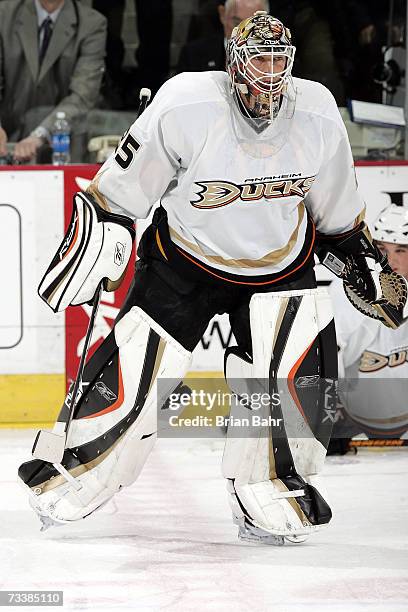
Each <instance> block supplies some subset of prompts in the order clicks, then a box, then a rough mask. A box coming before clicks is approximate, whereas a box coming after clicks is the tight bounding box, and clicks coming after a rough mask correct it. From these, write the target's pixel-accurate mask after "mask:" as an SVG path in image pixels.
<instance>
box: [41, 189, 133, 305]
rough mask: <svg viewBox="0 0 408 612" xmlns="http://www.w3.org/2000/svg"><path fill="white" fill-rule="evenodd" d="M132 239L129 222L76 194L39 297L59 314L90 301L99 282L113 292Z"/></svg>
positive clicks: (93, 200) (124, 266)
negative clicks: (66, 228)
mask: <svg viewBox="0 0 408 612" xmlns="http://www.w3.org/2000/svg"><path fill="white" fill-rule="evenodd" d="M134 237H135V230H134V227H133V221H132V219H130V218H129V217H126V216H124V215H117V214H114V213H111V212H109V211H107V210H104V209H103V208H102V207H101V206H99V204H98V203H97V202H96V200H95V198H93V196H92V195H90V194H88V193H82V192H80V193H77V194H76V195H75V196H74V201H73V211H72V217H71V222H70V224H69V227H68V230H67V233H66V234H65V236H64V239H63V241H62V243H61V245H60V246H59V248H58V250H57V252H56V254H55V255H54V257H53V259H52V261H51V264H50V265H49V267H48V270H47V271H46V273H45V275H44V277H43V279H42V281H41V283H40V286H39V288H38V293H39V295H40V297H41V298H42V299H43V300H44V301H45V302H46V303H47V304H48V306H49V307H50V308H51V309H52V310H53V311H54V312H60V311H62V310H65V309H66V308H67V307H68V306H70V305H72V306H77V305H80V304H85V303H86V302H92V301H93V299H94V296H95V293H96V291H97V288H98V285H99V284H100V282H101V281H103V287H104V289H105V290H106V291H114V290H115V289H117V288H118V287H119V285H120V284H121V282H122V280H123V277H124V275H125V272H126V267H127V264H128V263H129V259H130V256H131V253H132V246H133V240H134Z"/></svg>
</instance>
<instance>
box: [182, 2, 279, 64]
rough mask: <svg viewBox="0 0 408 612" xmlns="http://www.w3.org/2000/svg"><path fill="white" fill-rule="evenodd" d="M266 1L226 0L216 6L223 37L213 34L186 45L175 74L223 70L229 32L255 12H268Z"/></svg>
mask: <svg viewBox="0 0 408 612" xmlns="http://www.w3.org/2000/svg"><path fill="white" fill-rule="evenodd" d="M268 10H269V2H268V0H227V1H226V2H225V6H224V5H223V4H222V3H221V2H220V3H219V6H218V15H219V19H220V21H221V23H222V26H223V32H224V37H222V33H221V35H217V34H213V35H211V36H209V37H203V38H200V39H198V40H195V41H191V42H189V43H187V44H186V45H185V46H184V47H183V48H182V50H181V53H180V59H179V63H178V66H177V72H202V71H204V70H225V42H226V40H228V39H229V37H230V36H231V32H232V30H233V29H234V27H235V26H236V25H238V24H239V23H240V22H241V21H242V20H243V19H247V18H248V17H250V16H251V15H253V14H254V13H255V11H268Z"/></svg>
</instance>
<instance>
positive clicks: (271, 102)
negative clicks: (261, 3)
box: [227, 11, 295, 121]
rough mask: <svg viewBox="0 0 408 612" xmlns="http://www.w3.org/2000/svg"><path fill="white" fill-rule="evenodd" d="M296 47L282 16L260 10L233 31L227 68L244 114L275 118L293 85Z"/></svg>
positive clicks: (254, 117) (237, 100) (254, 116)
mask: <svg viewBox="0 0 408 612" xmlns="http://www.w3.org/2000/svg"><path fill="white" fill-rule="evenodd" d="M294 56H295V47H294V46H293V45H292V38H291V34H290V31H289V29H288V28H286V27H285V26H284V25H283V23H282V22H281V21H279V19H276V18H275V17H272V16H271V15H268V14H267V13H266V12H265V11H258V12H256V13H255V14H254V15H253V16H252V17H250V18H249V19H245V20H244V21H242V22H241V23H240V24H239V25H238V26H237V27H236V28H235V29H234V30H233V32H232V35H231V39H230V41H229V43H228V47H227V71H228V74H229V77H230V81H231V88H232V91H233V93H234V94H235V100H236V102H237V104H238V106H239V108H240V111H241V112H242V114H243V115H244V116H247V117H249V118H253V119H264V120H269V121H272V120H273V119H274V118H276V117H277V115H278V114H279V112H280V110H281V107H282V102H283V96H285V94H286V93H287V91H288V88H290V87H291V88H292V89H293V84H292V77H291V72H292V66H293V61H294Z"/></svg>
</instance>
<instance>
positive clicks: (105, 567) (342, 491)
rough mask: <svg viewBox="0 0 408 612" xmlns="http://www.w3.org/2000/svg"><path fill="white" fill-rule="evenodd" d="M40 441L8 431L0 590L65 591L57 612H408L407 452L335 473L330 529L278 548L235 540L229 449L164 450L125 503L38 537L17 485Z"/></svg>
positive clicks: (165, 445) (340, 461)
mask: <svg viewBox="0 0 408 612" xmlns="http://www.w3.org/2000/svg"><path fill="white" fill-rule="evenodd" d="M32 439H33V432H32V431H10V432H7V431H6V430H0V444H1V451H2V452H1V456H2V471H1V477H0V480H1V495H0V518H1V527H2V529H1V532H0V533H1V536H0V589H3V590H12V589H22V590H30V589H31V590H36V589H37V590H46V589H55V590H63V591H64V607H63V608H53V609H56V610H58V609H59V610H61V609H63V610H96V611H97V612H98V611H99V610H101V611H111V610H112V611H114V610H137V611H139V610H151V611H155V610H166V611H169V612H173V611H174V612H184V611H189V612H190V611H191V612H201V611H207V610H212V611H217V612H218V611H228V612H229V611H231V612H232V611H233V610H234V611H245V612H246V611H248V612H263V611H268V612H269V611H271V612H306V611H307V612H323V611H324V612H325V611H330V612H394V611H395V612H402V611H404V612H407V611H408V451H407V449H398V450H391V451H388V452H372V451H360V452H359V454H358V455H357V456H356V457H349V456H347V457H346V458H340V457H339V458H331V459H329V460H328V462H327V464H326V468H325V485H326V487H327V490H328V492H329V496H330V502H331V505H332V508H333V512H334V518H333V521H332V524H331V526H330V527H329V528H328V529H327V530H324V531H323V532H321V533H319V534H317V535H315V536H314V537H313V539H312V538H311V539H310V540H309V541H308V542H307V543H305V544H303V545H286V546H284V547H282V548H277V547H267V546H260V545H252V544H244V543H241V542H239V541H238V540H237V539H236V527H235V526H234V525H233V524H232V521H231V518H230V512H229V507H228V503H227V497H226V493H225V485H224V481H223V479H222V477H221V474H220V463H221V456H222V441H220V440H212V441H204V440H160V441H159V443H158V444H157V445H156V447H155V450H154V451H153V453H152V455H151V456H150V458H149V461H148V463H147V465H146V467H145V470H144V472H143V474H142V476H141V477H140V479H139V480H138V482H137V483H135V484H134V485H133V486H132V487H130V488H128V489H125V490H123V491H121V493H120V494H118V495H117V497H116V502H115V503H113V502H110V503H109V505H108V506H106V507H105V509H104V510H103V511H101V512H100V513H97V514H95V515H93V516H92V517H90V518H88V519H86V520H84V521H82V522H81V523H78V524H75V525H72V526H64V527H59V528H54V529H50V530H48V531H47V532H45V533H40V531H39V522H38V519H37V518H36V516H35V515H34V514H33V513H32V511H31V510H30V508H29V506H28V502H27V499H26V496H25V493H24V491H23V490H22V489H21V488H20V487H19V485H18V484H17V475H16V472H17V467H18V465H19V464H20V463H21V462H22V461H24V460H27V459H28V458H29V456H30V448H31V444H32ZM1 609H6V608H1ZM13 609H15V608H13ZM25 609H34V608H25ZM35 609H37V610H39V609H40V608H35Z"/></svg>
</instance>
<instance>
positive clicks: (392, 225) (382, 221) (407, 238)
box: [372, 204, 408, 244]
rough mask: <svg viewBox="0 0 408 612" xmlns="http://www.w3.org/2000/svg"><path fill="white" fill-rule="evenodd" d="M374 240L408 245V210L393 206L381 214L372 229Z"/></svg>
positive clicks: (403, 207)
mask: <svg viewBox="0 0 408 612" xmlns="http://www.w3.org/2000/svg"><path fill="white" fill-rule="evenodd" d="M372 236H373V238H374V240H379V241H380V242H392V243H393V244H408V208H407V207H405V206H397V205H396V204H391V206H388V207H387V208H384V210H383V211H381V213H380V214H379V216H378V217H377V219H376V220H375V222H374V225H373V228H372Z"/></svg>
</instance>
